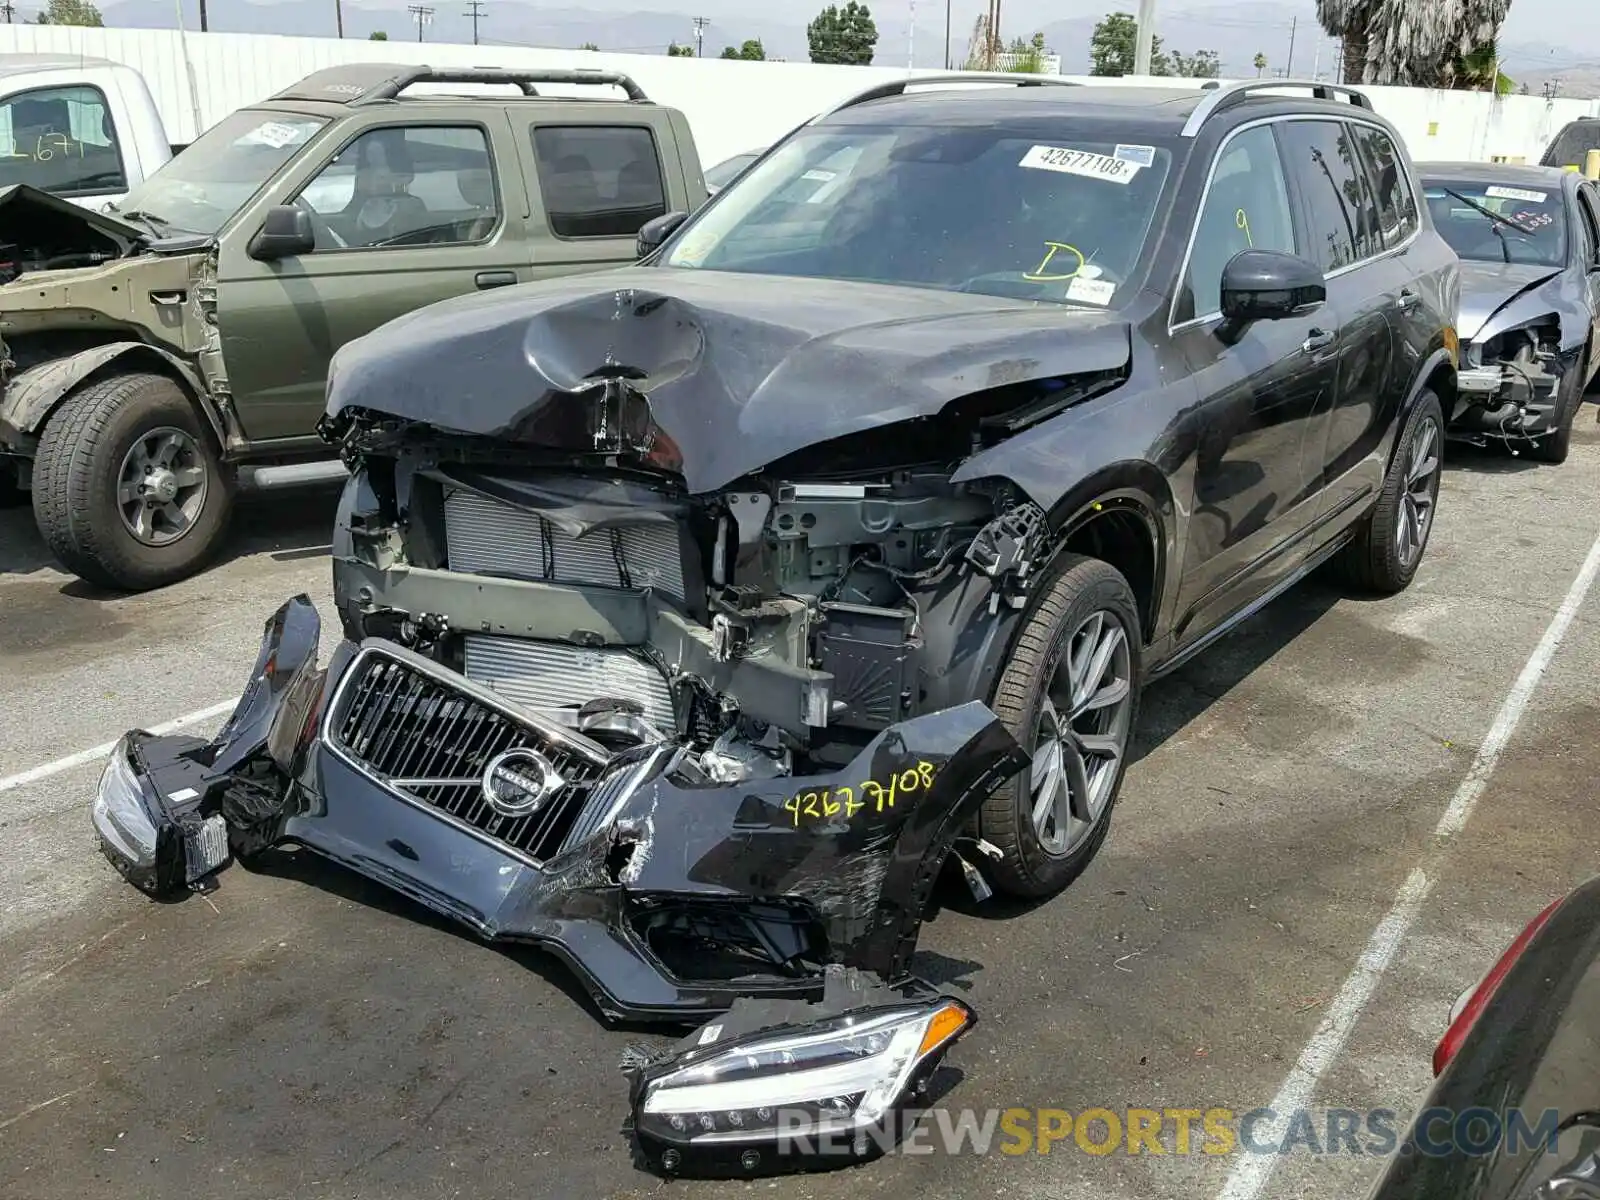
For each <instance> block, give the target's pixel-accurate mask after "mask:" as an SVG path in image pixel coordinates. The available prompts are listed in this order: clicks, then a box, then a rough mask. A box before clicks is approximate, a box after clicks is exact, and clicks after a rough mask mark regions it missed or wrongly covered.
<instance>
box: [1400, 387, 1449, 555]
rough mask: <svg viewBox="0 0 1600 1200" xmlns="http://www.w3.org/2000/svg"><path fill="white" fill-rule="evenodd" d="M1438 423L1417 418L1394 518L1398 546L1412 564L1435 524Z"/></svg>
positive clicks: (1429, 418)
mask: <svg viewBox="0 0 1600 1200" xmlns="http://www.w3.org/2000/svg"><path fill="white" fill-rule="evenodd" d="M1439 445H1440V439H1439V427H1438V425H1437V423H1436V422H1435V421H1434V419H1433V418H1432V417H1426V418H1424V419H1423V420H1421V421H1419V422H1417V427H1416V428H1415V429H1414V430H1412V432H1411V443H1410V445H1409V446H1407V447H1406V459H1405V481H1404V483H1403V484H1402V485H1401V490H1400V503H1399V505H1398V506H1397V515H1396V518H1395V531H1394V538H1395V550H1396V551H1397V552H1398V553H1399V555H1400V562H1401V565H1403V566H1405V567H1407V568H1409V567H1410V566H1411V565H1412V564H1413V563H1415V562H1416V561H1417V559H1418V558H1420V557H1421V556H1422V550H1423V547H1425V546H1426V545H1427V544H1428V532H1429V530H1431V529H1432V528H1433V509H1434V500H1435V499H1436V498H1437V496H1438V494H1439V467H1440V459H1439Z"/></svg>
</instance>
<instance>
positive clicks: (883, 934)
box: [96, 416, 1042, 1021]
mask: <svg viewBox="0 0 1600 1200" xmlns="http://www.w3.org/2000/svg"><path fill="white" fill-rule="evenodd" d="M331 433H332V436H334V437H336V438H337V439H338V440H339V441H340V443H341V445H342V446H343V448H344V450H345V453H346V456H347V461H348V462H349V463H350V465H351V467H352V478H351V480H350V483H349V484H348V485H347V487H346V490H345V493H344V496H343V498H342V501H341V504H340V507H339V512H338V518H337V524H336V530H335V535H334V541H333V560H334V585H335V586H334V592H335V599H336V603H337V605H338V610H339V616H340V619H341V621H342V623H343V631H344V634H345V638H344V640H343V641H342V643H341V644H340V645H339V647H338V648H337V650H336V651H335V653H334V654H333V656H332V659H331V661H330V662H329V663H328V664H327V666H326V668H322V667H320V666H319V665H318V663H317V660H316V647H317V644H318V639H319V635H320V622H319V619H318V617H317V614H316V613H315V610H314V609H313V608H312V606H311V604H310V602H309V600H307V599H306V598H305V597H297V598H295V599H293V600H291V601H289V602H288V603H286V604H285V605H284V606H283V607H282V608H281V609H280V610H279V611H278V613H277V614H276V615H275V616H274V617H273V618H272V620H271V621H270V622H269V623H268V627H267V631H266V636H265V638H264V640H263V644H262V650H261V656H260V659H259V661H258V663H257V667H256V671H255V674H254V676H253V678H252V680H251V683H250V686H249V689H248V690H247V691H246V694H245V695H244V697H243V698H242V699H241V701H240V705H239V708H238V710H237V712H236V713H235V715H234V717H233V719H232V720H230V722H229V724H228V725H227V727H225V728H224V730H223V731H222V733H221V734H220V735H219V736H218V737H217V738H216V739H213V740H211V741H199V740H197V739H187V738H170V737H168V738H151V737H149V736H147V735H144V734H140V733H134V734H130V735H129V737H128V738H127V739H125V741H124V745H123V748H122V749H121V750H119V756H120V757H121V758H122V759H124V760H125V765H123V766H119V767H118V768H117V769H116V770H114V771H108V781H109V783H108V785H107V786H108V787H109V788H110V789H111V794H112V795H113V796H120V797H121V800H120V802H118V803H107V802H105V801H102V803H101V804H99V805H98V806H97V810H96V823H97V825H98V826H99V827H100V830H101V835H102V842H103V844H104V845H105V847H106V849H107V853H108V854H110V855H111V856H112V858H113V861H117V859H118V857H119V854H120V857H121V858H122V859H123V862H122V863H121V864H119V865H122V866H123V869H124V870H125V871H126V872H127V873H128V874H129V875H130V878H133V879H134V881H135V882H136V883H139V884H140V885H141V886H145V887H147V888H148V889H149V890H152V891H159V890H164V889H165V890H171V889H176V888H180V887H184V886H189V885H190V884H192V883H193V882H194V881H195V880H196V879H197V878H199V877H201V876H203V875H205V874H206V873H208V872H209V871H212V870H215V869H216V867H217V866H218V865H220V863H221V861H222V858H223V857H225V856H226V854H227V853H229V852H231V853H233V854H237V855H246V856H247V855H250V854H253V853H257V852H260V851H262V850H264V849H266V848H268V847H271V846H274V845H278V844H283V843H292V844H296V845H299V846H303V847H306V848H309V849H311V850H314V851H316V852H318V853H320V854H323V855H325V856H326V857H328V858H330V859H332V860H334V861H336V862H338V863H341V864H343V865H345V866H347V867H349V868H351V869H353V870H356V871H358V872H360V873H361V874H363V875H366V876H367V877H369V878H371V879H374V880H376V881H378V882H380V883H382V884H385V885H386V886H389V887H391V888H393V889H395V890H396V891H399V892H401V893H403V894H405V895H407V896H409V897H411V898H412V899H414V900H416V901H418V902H420V903H422V904H424V905H426V906H428V907H429V908H431V909H433V910H435V911H437V912H439V913H442V914H444V915H446V916H448V917H451V918H453V919H455V920H458V921H460V922H462V923H464V924H466V925H468V926H470V927H471V928H473V929H474V930H475V931H477V932H478V933H479V934H480V935H481V936H483V937H485V938H491V939H513V940H522V941H528V942H534V943H537V944H539V945H541V946H543V947H544V948H546V949H548V950H550V951H551V952H553V953H555V954H556V955H558V956H560V957H561V958H562V959H564V960H565V961H566V962H567V963H568V964H569V965H570V966H571V967H572V968H573V970H574V971H575V972H576V973H577V974H578V975H579V977H580V978H581V979H582V980H583V981H584V983H585V984H586V986H587V987H588V989H589V991H590V992H591V994H592V995H593V997H594V999H595V1001H596V1003H597V1005H598V1007H599V1008H600V1009H601V1010H602V1011H603V1012H605V1013H607V1014H609V1015H612V1016H615V1017H621V1018H627V1019H633V1020H641V1019H643V1020H649V1019H667V1020H674V1021H681V1020H683V1019H685V1018H687V1017H693V1016H700V1015H704V1014H708V1013H715V1012H720V1011H724V1010H726V1009H727V1008H728V1006H729V1005H730V1004H731V1003H732V1002H733V1001H734V1000H735V999H737V998H739V997H752V996H754V997H812V996H815V995H818V994H820V988H821V981H822V971H823V968H824V967H825V966H827V965H829V964H837V965H843V966H846V967H849V968H852V969H857V970H860V971H864V972H867V973H869V974H870V975H872V976H873V977H875V978H878V979H881V980H884V981H889V982H895V981H900V982H904V981H906V980H907V979H908V978H909V966H910V959H911V954H912V951H913V950H914V948H915V944H916V938H917V933H918V930H919V928H920V924H921V920H922V915H923V913H924V911H925V909H926V905H927V903H928V900H929V897H930V893H931V890H932V886H933V884H934V882H935V880H936V879H937V877H938V875H939V872H940V869H941V867H942V866H943V864H944V863H945V861H946V859H947V857H948V856H949V855H950V853H951V851H952V848H953V847H955V846H956V844H957V842H958V841H959V840H961V839H963V838H967V837H970V829H971V826H972V823H973V819H974V817H975V815H976V813H977V810H978V808H979V806H980V805H981V804H982V802H983V800H984V798H985V797H986V796H988V795H989V794H990V793H991V792H992V791H993V790H994V788H995V787H997V786H998V785H1000V784H1001V783H1003V782H1005V781H1006V780H1007V779H1009V778H1010V777H1011V776H1012V775H1014V774H1016V773H1017V772H1018V771H1020V770H1021V769H1022V768H1023V767H1024V766H1025V764H1026V761H1027V758H1026V755H1025V754H1024V752H1023V751H1022V749H1021V748H1020V747H1019V745H1018V744H1017V742H1016V740H1015V739H1014V738H1013V737H1012V735H1011V734H1010V733H1009V732H1008V731H1007V730H1006V728H1005V727H1004V726H1003V725H1002V724H1001V722H1000V721H999V719H998V718H997V717H996V716H995V714H994V713H993V712H992V711H991V710H990V709H989V708H988V707H987V706H986V705H985V704H984V703H982V702H980V701H978V700H975V699H972V698H971V697H972V696H974V695H980V694H982V691H981V688H980V684H979V681H978V679H977V677H976V676H977V674H978V673H980V672H981V670H982V664H983V663H985V662H988V661H990V660H991V659H992V657H993V655H992V654H991V653H990V647H991V643H992V642H993V641H994V639H995V637H996V636H997V631H1003V630H1004V628H1005V627H1006V619H1007V618H1009V617H1010V616H1011V615H1013V614H1014V612H1015V609H1016V607H1017V603H1018V601H1019V600H1020V597H1021V589H1022V585H1023V577H1024V576H1025V575H1026V571H1027V567H1028V562H1029V552H1030V548H1034V547H1036V546H1037V542H1038V538H1039V536H1040V534H1041V532H1042V530H1041V529H1040V525H1039V522H1038V520H1037V518H1036V516H1035V515H1034V514H1035V512H1036V510H1033V509H1032V507H1031V506H1029V505H1026V504H1021V505H1018V504H1015V503H1012V504H1007V503H1005V502H1004V500H997V499H996V497H995V496H993V495H990V494H986V493H984V492H982V491H977V490H973V489H971V488H967V487H961V486H956V485H952V484H951V483H950V481H949V479H948V476H947V475H929V476H918V475H916V474H915V473H909V472H904V473H896V472H877V473H870V472H864V473H863V474H862V475H861V476H860V477H859V478H858V479H857V480H856V481H854V482H837V481H834V482H825V483H824V482H816V481H815V480H814V479H812V480H811V481H809V482H806V481H791V480H782V479H779V480H771V479H754V480H752V479H748V478H747V479H745V480H742V481H740V483H739V484H738V485H737V486H733V487H730V488H727V489H719V490H716V491H714V492H712V493H709V494H704V495H691V494H689V493H688V492H687V491H686V490H685V489H684V487H683V486H682V482H681V480H680V479H675V478H674V476H673V474H672V472H671V471H670V470H666V469H658V468H655V467H652V465H651V464H650V463H649V462H648V461H647V457H646V456H635V458H634V459H633V460H631V465H627V466H623V465H619V464H620V462H621V460H620V459H619V457H618V456H617V455H614V454H613V455H608V456H603V458H604V459H605V461H606V462H608V463H609V465H608V466H605V467H604V468H603V469H602V468H600V467H598V466H596V464H595V463H593V462H589V461H587V460H586V459H584V457H583V456H581V455H579V456H574V455H573V454H571V453H570V452H566V453H561V454H541V453H535V452H530V451H526V450H518V451H516V452H514V453H510V452H508V451H507V450H506V448H505V447H503V446H501V445H498V444H497V443H495V442H494V441H492V440H490V439H483V438H464V437H457V436H451V435H445V434H441V433H440V432H439V431H437V430H433V429H430V428H427V427H419V426H417V425H415V424H410V423H396V422H391V421H387V420H381V419H375V418H368V417H365V416H363V417H358V418H356V419H353V420H349V421H347V422H345V423H344V424H343V425H342V426H341V427H340V428H338V429H335V430H332V431H331ZM657 450H658V451H659V450H660V447H659V446H658V447H657ZM624 457H626V456H624ZM967 674H973V675H974V678H973V679H968V678H967V677H966V676H967ZM130 791H131V792H137V793H139V794H138V796H137V798H136V800H133V801H130V800H129V799H128V794H129V793H130ZM131 811H138V812H142V813H143V814H144V816H145V820H144V826H145V827H146V829H145V833H144V838H143V840H144V842H146V843H148V847H149V853H147V854H145V855H143V860H141V861H137V863H136V869H131V870H130V869H129V867H128V861H129V860H130V858H131V859H133V860H140V857H141V856H140V855H139V854H138V853H133V854H131V855H130V853H129V847H130V846H132V845H134V844H135V843H138V842H139V840H140V839H139V837H138V836H135V835H133V834H131V833H130V830H129V826H130V820H129V819H128V818H127V816H126V814H127V813H129V812H131ZM117 814H122V817H121V819H115V818H116V817H117ZM131 824H133V825H138V824H139V821H138V820H137V818H135V819H133V820H132V821H131ZM224 830H225V834H226V837H225V842H226V847H225V848H224V849H222V850H221V851H220V852H219V846H221V844H222V840H223V839H220V838H219V834H220V833H221V832H223V831H224ZM152 831H153V832H152ZM968 876H969V880H970V879H971V878H974V877H975V876H976V872H974V871H971V870H970V869H969V871H968Z"/></svg>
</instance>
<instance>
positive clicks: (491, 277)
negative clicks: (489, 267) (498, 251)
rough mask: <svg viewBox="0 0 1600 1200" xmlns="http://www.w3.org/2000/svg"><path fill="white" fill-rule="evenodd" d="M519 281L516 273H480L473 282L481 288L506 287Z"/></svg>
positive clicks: (474, 277) (473, 278)
mask: <svg viewBox="0 0 1600 1200" xmlns="http://www.w3.org/2000/svg"><path fill="white" fill-rule="evenodd" d="M516 281H517V273H516V272H515V271H479V272H478V273H477V274H476V275H474V276H473V277H472V282H473V283H475V284H476V285H477V286H478V287H480V288H492V287H505V286H507V285H508V284H513V283H515V282H516Z"/></svg>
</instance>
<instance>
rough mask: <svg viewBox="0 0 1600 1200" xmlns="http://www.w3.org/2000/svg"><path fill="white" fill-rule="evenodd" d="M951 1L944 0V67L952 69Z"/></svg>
mask: <svg viewBox="0 0 1600 1200" xmlns="http://www.w3.org/2000/svg"><path fill="white" fill-rule="evenodd" d="M950 3H951V0H944V69H945V70H946V71H948V70H949V69H950Z"/></svg>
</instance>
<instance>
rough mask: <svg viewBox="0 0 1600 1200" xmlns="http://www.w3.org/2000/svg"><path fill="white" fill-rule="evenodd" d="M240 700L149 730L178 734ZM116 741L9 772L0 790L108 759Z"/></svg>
mask: <svg viewBox="0 0 1600 1200" xmlns="http://www.w3.org/2000/svg"><path fill="white" fill-rule="evenodd" d="M237 703H239V700H238V697H235V698H234V699H232V700H223V701H221V702H219V703H217V704H213V705H211V707H209V708H202V709H201V710H200V711H199V712H192V713H189V714H187V715H186V716H182V717H178V718H177V719H176V720H172V721H167V722H165V723H163V724H161V725H152V726H150V730H149V731H150V732H151V733H155V734H162V733H175V732H177V731H178V730H180V729H182V728H183V727H184V726H185V725H196V724H198V723H199V722H201V721H207V720H210V719H211V718H212V717H220V716H222V715H223V714H225V713H230V712H232V711H233V706H234V705H235V704H237ZM116 744H117V743H116V742H114V741H113V742H106V743H105V744H104V745H100V746H90V747H89V748H88V749H87V750H79V751H78V752H77V753H76V754H69V755H67V756H66V757H65V758H58V759H56V760H55V762H47V763H45V764H44V765H43V766H42V767H31V768H29V769H28V770H26V771H23V772H21V773H19V774H16V775H7V776H6V777H5V778H3V779H0V792H9V791H11V790H12V789H13V788H19V787H22V786H24V785H26V784H30V783H37V782H38V781H39V780H41V779H48V778H50V776H52V775H59V774H61V772H63V771H70V770H72V768H73V767H81V766H83V765H84V764H85V763H92V762H95V761H96V760H97V759H102V758H105V757H106V756H107V755H108V754H110V753H111V751H112V750H113V749H115V748H116Z"/></svg>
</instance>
